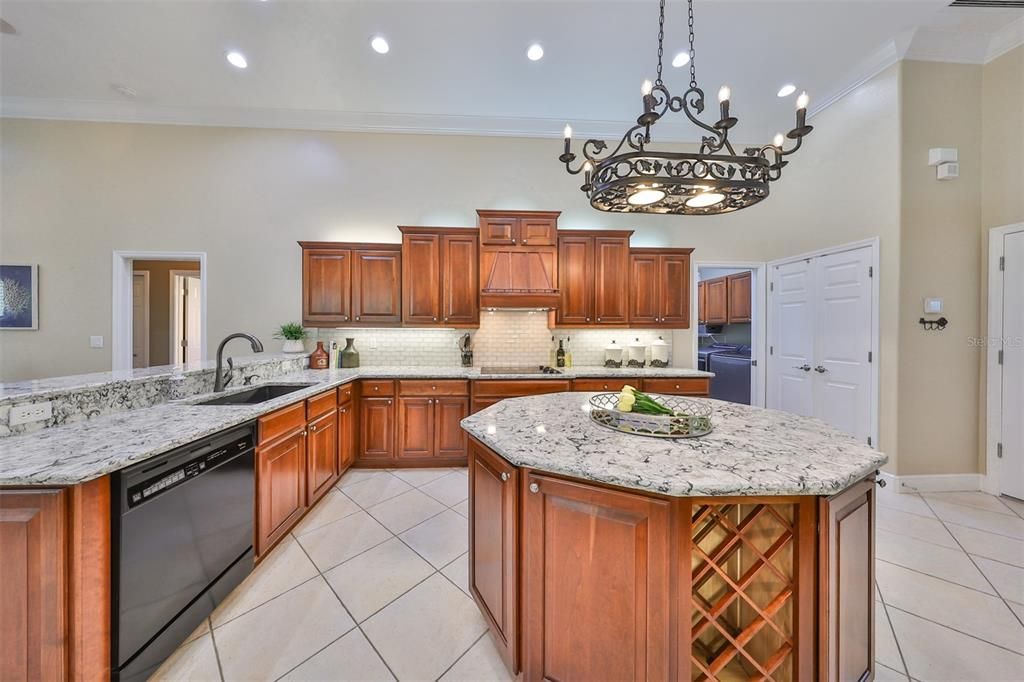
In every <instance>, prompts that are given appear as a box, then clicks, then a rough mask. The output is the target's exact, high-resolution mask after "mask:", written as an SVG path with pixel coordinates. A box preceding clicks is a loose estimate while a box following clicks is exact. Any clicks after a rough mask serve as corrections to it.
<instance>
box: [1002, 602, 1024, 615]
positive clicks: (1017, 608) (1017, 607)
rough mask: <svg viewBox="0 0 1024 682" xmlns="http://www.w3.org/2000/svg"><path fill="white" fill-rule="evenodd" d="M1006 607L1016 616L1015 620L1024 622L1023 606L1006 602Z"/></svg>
mask: <svg viewBox="0 0 1024 682" xmlns="http://www.w3.org/2000/svg"><path fill="white" fill-rule="evenodd" d="M1006 603H1007V605H1008V606H1009V607H1010V608H1011V609H1013V612H1014V613H1016V614H1017V618H1019V619H1021V620H1024V604H1017V603H1016V602H1012V601H1008V602H1006Z"/></svg>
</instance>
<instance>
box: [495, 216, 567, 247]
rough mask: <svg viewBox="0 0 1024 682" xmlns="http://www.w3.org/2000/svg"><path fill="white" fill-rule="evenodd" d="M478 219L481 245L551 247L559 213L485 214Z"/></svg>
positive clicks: (556, 229)
mask: <svg viewBox="0 0 1024 682" xmlns="http://www.w3.org/2000/svg"><path fill="white" fill-rule="evenodd" d="M477 214H478V215H479V216H480V243H481V244H482V245H484V246H554V245H555V243H556V240H557V238H558V216H559V215H560V214H561V212H560V211H487V210H478V211H477Z"/></svg>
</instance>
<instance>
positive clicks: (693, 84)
mask: <svg viewBox="0 0 1024 682" xmlns="http://www.w3.org/2000/svg"><path fill="white" fill-rule="evenodd" d="M661 6H662V8H664V6H665V0H662V3H661ZM687 7H688V16H687V23H688V25H689V28H690V87H691V88H695V87H697V67H696V66H695V64H694V61H695V60H696V57H697V54H696V52H695V51H694V49H693V0H687ZM663 11H664V10H663ZM659 66H660V64H659Z"/></svg>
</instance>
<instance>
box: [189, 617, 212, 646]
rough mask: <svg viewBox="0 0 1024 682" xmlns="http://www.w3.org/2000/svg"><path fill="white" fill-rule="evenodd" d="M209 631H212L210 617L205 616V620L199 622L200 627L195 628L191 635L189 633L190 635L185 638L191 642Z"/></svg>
mask: <svg viewBox="0 0 1024 682" xmlns="http://www.w3.org/2000/svg"><path fill="white" fill-rule="evenodd" d="M209 631H210V619H209V618H203V622H202V623H200V624H199V627H197V628H196V629H195V630H193V631H192V634H191V635H189V636H188V637H186V638H185V641H186V642H191V641H192V640H194V639H199V638H200V637H202V636H203V635H205V634H206V633H207V632H209Z"/></svg>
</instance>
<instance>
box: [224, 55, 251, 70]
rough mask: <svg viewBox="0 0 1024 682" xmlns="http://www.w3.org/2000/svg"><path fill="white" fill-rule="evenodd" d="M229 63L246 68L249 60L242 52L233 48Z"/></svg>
mask: <svg viewBox="0 0 1024 682" xmlns="http://www.w3.org/2000/svg"><path fill="white" fill-rule="evenodd" d="M228 64H230V65H231V66H234V67H236V68H239V69H244V68H245V67H247V66H249V61H248V60H247V59H246V58H245V55H244V54H242V53H241V52H236V51H234V50H232V51H231V52H228Z"/></svg>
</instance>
